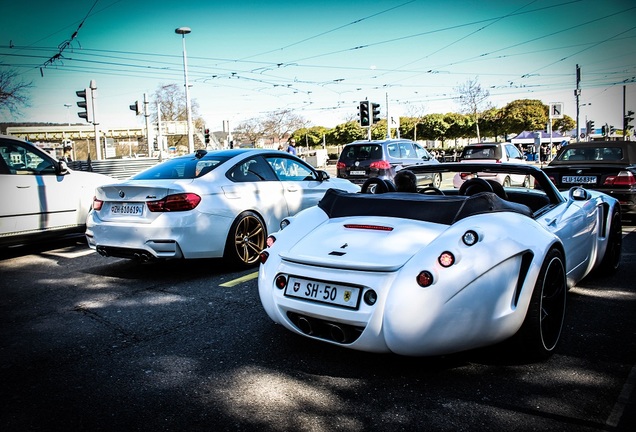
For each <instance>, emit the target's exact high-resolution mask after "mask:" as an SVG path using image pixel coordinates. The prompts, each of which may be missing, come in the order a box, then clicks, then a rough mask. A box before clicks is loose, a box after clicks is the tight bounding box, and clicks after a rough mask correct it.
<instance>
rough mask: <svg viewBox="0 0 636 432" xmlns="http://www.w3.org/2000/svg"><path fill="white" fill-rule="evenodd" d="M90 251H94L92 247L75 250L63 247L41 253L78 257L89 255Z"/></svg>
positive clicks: (61, 256)
mask: <svg viewBox="0 0 636 432" xmlns="http://www.w3.org/2000/svg"><path fill="white" fill-rule="evenodd" d="M92 253H95V251H94V250H93V249H82V250H78V251H75V252H73V251H66V250H64V249H56V250H52V251H48V252H45V253H43V254H42V255H53V256H57V257H60V258H79V257H82V256H86V255H90V254H92Z"/></svg>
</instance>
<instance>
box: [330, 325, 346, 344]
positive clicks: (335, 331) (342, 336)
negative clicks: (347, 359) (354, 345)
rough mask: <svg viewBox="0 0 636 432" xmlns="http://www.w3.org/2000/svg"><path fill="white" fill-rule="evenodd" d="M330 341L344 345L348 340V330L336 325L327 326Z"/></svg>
mask: <svg viewBox="0 0 636 432" xmlns="http://www.w3.org/2000/svg"><path fill="white" fill-rule="evenodd" d="M329 326H330V327H331V328H330V332H329V333H330V335H331V339H332V340H334V341H335V342H338V343H346V342H347V341H348V340H349V339H350V334H349V330H347V329H346V328H343V327H340V326H339V325H336V324H329Z"/></svg>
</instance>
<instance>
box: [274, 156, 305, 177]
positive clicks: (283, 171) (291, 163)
mask: <svg viewBox="0 0 636 432" xmlns="http://www.w3.org/2000/svg"><path fill="white" fill-rule="evenodd" d="M267 162H268V163H269V165H270V166H271V167H272V169H273V170H274V172H275V173H276V177H278V179H279V180H280V181H301V180H318V177H317V176H316V173H315V172H314V171H313V170H312V169H311V168H309V167H308V166H306V165H304V164H302V163H301V162H299V161H297V160H296V159H291V158H285V157H279V156H275V157H274V156H272V157H268V158H267Z"/></svg>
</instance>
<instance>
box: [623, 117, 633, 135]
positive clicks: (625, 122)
mask: <svg viewBox="0 0 636 432" xmlns="http://www.w3.org/2000/svg"><path fill="white" fill-rule="evenodd" d="M633 121H634V111H627V114H625V118H623V136H626V135H627V133H628V132H629V131H630V130H632V129H634V126H633V125H631V124H630V123H631V122H633Z"/></svg>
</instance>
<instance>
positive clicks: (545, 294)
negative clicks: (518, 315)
mask: <svg viewBox="0 0 636 432" xmlns="http://www.w3.org/2000/svg"><path fill="white" fill-rule="evenodd" d="M566 296H567V282H566V276H565V265H564V260H563V254H562V253H561V251H560V250H558V249H551V250H550V251H549V252H548V254H547V255H546V257H545V260H544V261H543V264H542V265H541V271H540V273H539V277H538V278H537V282H536V284H535V286H534V290H533V292H532V297H531V299H530V304H529V306H528V311H527V313H526V318H525V320H524V322H523V324H522V326H521V329H519V332H518V333H517V335H516V336H515V339H517V343H518V344H519V348H520V351H521V354H523V355H524V356H525V357H526V358H529V359H530V360H544V359H546V358H548V357H549V356H550V355H552V353H553V352H554V349H555V348H556V346H557V344H558V343H559V339H560V338H561V329H562V328H563V321H564V318H565V309H566Z"/></svg>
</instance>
